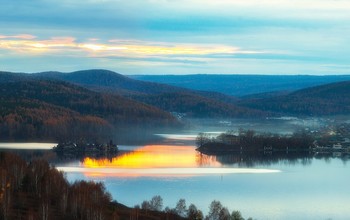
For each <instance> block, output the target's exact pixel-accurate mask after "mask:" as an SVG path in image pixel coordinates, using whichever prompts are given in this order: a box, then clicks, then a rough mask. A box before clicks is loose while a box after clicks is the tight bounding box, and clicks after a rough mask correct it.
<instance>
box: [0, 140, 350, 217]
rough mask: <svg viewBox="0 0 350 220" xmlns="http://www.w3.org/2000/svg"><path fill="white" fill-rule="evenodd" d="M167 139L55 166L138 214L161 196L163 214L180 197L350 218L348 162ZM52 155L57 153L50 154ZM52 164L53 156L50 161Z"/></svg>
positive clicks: (280, 213)
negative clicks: (228, 150) (247, 153)
mask: <svg viewBox="0 0 350 220" xmlns="http://www.w3.org/2000/svg"><path fill="white" fill-rule="evenodd" d="M159 136H161V137H163V138H164V140H163V141H160V142H159V143H152V144H145V145H140V146H127V145H122V146H119V148H120V150H121V153H120V154H119V155H118V156H116V157H113V158H109V159H106V158H100V159H94V158H83V159H82V160H76V159H71V160H58V159H52V163H54V164H55V165H56V166H57V168H58V169H60V170H63V171H64V172H66V176H67V178H68V180H69V181H75V180H81V179H85V180H94V181H102V182H104V184H105V185H106V188H107V190H108V191H109V192H110V193H111V194H112V196H113V199H115V200H117V201H118V202H121V203H123V204H125V205H128V206H131V207H133V206H134V205H137V204H141V202H142V201H143V200H150V199H151V198H152V197H153V196H155V195H160V196H161V197H162V198H163V201H164V207H166V206H169V207H171V208H173V207H175V205H176V202H177V201H178V200H179V199H180V198H184V199H185V200H186V203H187V206H189V205H190V204H191V203H193V204H195V205H196V206H197V207H198V208H199V209H201V210H202V211H203V212H204V213H205V214H206V213H207V212H208V206H209V204H210V203H211V201H213V200H219V201H220V202H221V203H222V204H223V205H224V206H226V207H228V209H229V210H230V211H233V210H239V211H241V213H242V215H243V216H244V217H245V218H248V217H253V218H254V219H349V218H350V209H349V204H350V187H349V182H350V167H349V164H348V160H349V156H348V155H338V154H337V155H328V156H316V157H314V156H313V155H310V156H306V157H300V158H299V157H293V158H292V159H286V158H283V157H282V158H279V157H269V156H267V157H266V158H262V159H254V158H253V159H252V158H245V157H240V156H239V155H238V156H234V155H226V156H222V157H219V156H206V155H201V154H199V153H198V152H197V151H196V150H195V143H194V138H195V135H194V134H193V133H190V134H159ZM17 146H18V147H16V144H13V145H8V144H0V148H3V149H17V151H21V152H22V153H24V154H25V151H26V150H25V149H27V150H28V149H31V150H33V149H35V150H41V151H43V152H45V150H43V149H48V148H50V146H52V144H41V145H39V147H33V146H35V144H34V145H33V144H28V146H27V147H26V146H25V144H20V145H17ZM47 154H49V155H51V153H47ZM50 158H52V157H50Z"/></svg>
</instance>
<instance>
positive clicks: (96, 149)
mask: <svg viewBox="0 0 350 220" xmlns="http://www.w3.org/2000/svg"><path fill="white" fill-rule="evenodd" d="M53 151H54V152H56V153H57V155H58V156H63V157H65V158H79V157H86V156H90V157H111V156H115V155H116V154H117V153H118V146H117V145H116V144H114V143H113V141H112V140H110V141H109V142H108V143H106V144H100V143H86V142H85V141H78V142H73V141H68V142H60V143H59V144H58V145H57V146H55V147H54V148H53Z"/></svg>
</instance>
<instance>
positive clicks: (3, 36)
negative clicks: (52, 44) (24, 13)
mask: <svg viewBox="0 0 350 220" xmlns="http://www.w3.org/2000/svg"><path fill="white" fill-rule="evenodd" d="M35 38H36V36H33V35H30V34H19V35H0V39H24V40H31V39H35Z"/></svg>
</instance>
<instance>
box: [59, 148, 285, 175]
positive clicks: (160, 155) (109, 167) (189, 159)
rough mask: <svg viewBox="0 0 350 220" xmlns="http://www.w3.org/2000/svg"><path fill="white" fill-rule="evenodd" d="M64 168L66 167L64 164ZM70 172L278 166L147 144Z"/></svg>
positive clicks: (206, 171) (162, 172)
mask: <svg viewBox="0 0 350 220" xmlns="http://www.w3.org/2000/svg"><path fill="white" fill-rule="evenodd" d="M60 169H62V168H60ZM64 171H66V172H83V173H84V174H85V175H86V176H90V177H91V176H94V177H98V176H118V177H138V176H153V177H164V176H165V177H168V176H177V177H181V176H182V177H183V176H193V175H210V174H228V173H231V174H233V173H235V174H237V173H274V172H279V171H278V170H268V169H241V168H240V169H238V168H233V167H222V163H220V161H218V160H217V158H216V156H207V155H204V154H200V153H198V152H197V151H196V150H195V147H194V146H174V145H147V146H144V147H141V148H138V149H135V150H134V151H132V152H128V153H125V154H122V155H119V156H116V157H113V158H111V159H108V158H102V159H96V158H90V157H86V158H84V160H83V162H82V167H66V168H64Z"/></svg>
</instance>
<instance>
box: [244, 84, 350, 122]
mask: <svg viewBox="0 0 350 220" xmlns="http://www.w3.org/2000/svg"><path fill="white" fill-rule="evenodd" d="M240 105H242V106H245V107H249V108H254V109H259V110H264V111H273V112H280V113H284V114H294V115H315V116H319V115H337V114H338V115H339V114H349V113H350V81H345V82H338V83H331V84H326V85H322V86H316V87H311V88H307V89H302V90H298V91H296V92H293V93H290V94H287V95H282V96H277V97H272V98H263V99H249V100H244V101H241V102H240Z"/></svg>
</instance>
